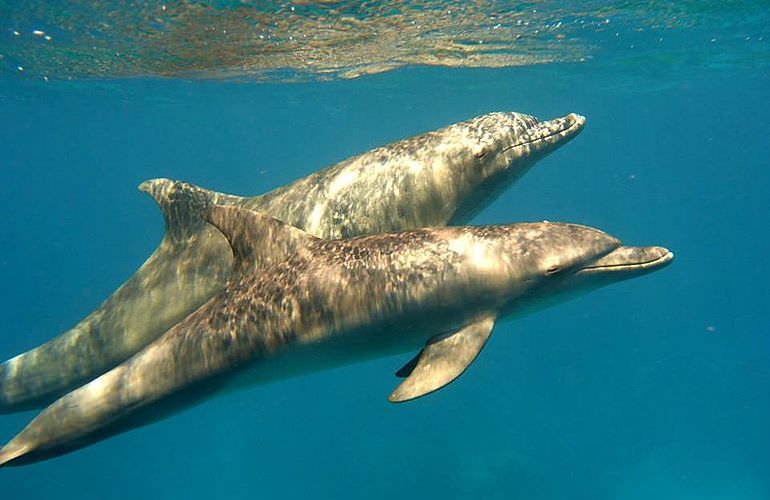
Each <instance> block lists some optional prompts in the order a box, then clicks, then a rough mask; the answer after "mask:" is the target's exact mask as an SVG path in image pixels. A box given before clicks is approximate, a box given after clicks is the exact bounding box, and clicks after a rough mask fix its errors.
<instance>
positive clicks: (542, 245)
mask: <svg viewBox="0 0 770 500" xmlns="http://www.w3.org/2000/svg"><path fill="white" fill-rule="evenodd" d="M207 217H208V220H209V221H211V222H212V223H213V224H214V225H216V226H217V227H218V228H220V229H221V230H222V232H223V233H224V234H225V235H226V236H227V238H228V241H229V242H230V244H231V246H232V249H233V253H234V255H235V265H234V271H233V277H232V278H231V280H230V281H229V282H228V284H227V286H226V288H225V289H224V290H223V291H221V292H219V293H218V294H217V295H215V296H214V297H213V298H212V299H211V300H209V301H208V302H207V303H206V304H204V305H203V306H202V307H201V308H200V309H198V310H197V311H195V312H194V313H192V314H191V315H189V316H188V317H187V318H185V319H184V320H182V321H181V322H179V323H178V324H176V325H175V326H174V327H172V328H171V329H170V330H168V331H167V332H166V333H164V334H163V335H162V336H161V337H160V338H158V339H157V340H156V341H154V342H153V343H152V344H150V345H149V346H147V347H146V348H145V349H144V350H142V351H141V352H139V353H138V354H136V355H135V356H133V357H132V358H130V359H129V360H127V361H125V362H124V363H122V364H120V365H119V366H117V367H116V368H114V369H112V370H111V371H109V372H107V373H105V374H104V375H102V376H100V377H98V378H96V379H95V380H93V381H91V382H90V383H88V384H86V385H85V386H83V387H81V388H79V389H76V390H74V391H73V392H71V393H69V394H67V395H65V396H63V397H62V398H61V399H59V400H58V401H56V402H54V403H53V404H52V405H51V406H49V407H48V408H46V409H45V410H43V411H42V412H41V413H40V414H39V415H38V416H37V417H36V418H35V419H34V420H32V421H31V422H30V423H29V425H27V427H26V428H25V429H24V430H22V431H21V432H20V433H19V434H18V435H17V436H16V437H14V438H13V439H12V440H11V441H10V442H9V443H8V444H6V445H5V447H3V448H2V449H0V465H3V464H8V463H16V464H18V463H27V462H33V461H37V460H41V459H45V458H50V457H52V456H55V455H58V454H61V453H65V452H67V451H71V450H73V449H76V448H79V447H82V446H85V445H87V444H89V443H92V442H94V441H96V440H100V439H104V438H105V437H108V436H110V435H112V434H115V433H118V432H122V431H125V430H127V429H130V428H133V427H136V426H139V425H144V424H147V423H149V422H151V421H153V420H157V419H160V418H163V417H164V416H168V415H169V414H171V413H173V412H174V411H178V410H180V409H182V408H184V407H185V406H189V405H191V404H194V403H196V402H200V401H201V400H203V399H205V398H206V397H209V396H211V395H212V394H214V393H216V392H218V391H222V390H224V389H227V388H228V387H235V386H240V385H244V384H258V383H265V382H268V381H271V380H276V379H281V378H286V377H291V376H296V375H299V374H302V373H306V372H310V371H316V370H321V369H324V368H329V367H333V366H340V365H344V364H348V363H353V362H356V361H361V360H366V359H371V358H375V357H380V356H386V355H390V354H394V353H401V352H407V351H410V350H416V349H419V348H420V346H424V347H423V349H422V351H421V352H420V354H418V356H417V358H416V360H414V361H411V362H409V363H407V365H406V366H404V368H402V369H401V370H399V372H398V373H397V375H399V376H403V377H406V378H405V380H404V381H403V382H402V383H401V384H400V385H399V386H398V387H397V388H396V390H395V391H393V393H392V394H391V395H390V398H389V399H390V400H391V401H393V402H401V401H408V400H410V399H414V398H417V397H420V396H424V395H425V394H428V393H430V392H432V391H435V390H437V389H440V388H441V387H443V386H445V385H446V384H448V383H449V382H451V381H452V380H454V379H455V378H457V377H458V376H459V375H460V374H461V373H462V372H463V371H464V370H465V369H466V368H467V367H468V366H469V365H470V364H471V363H472V362H473V360H474V359H475V358H476V356H477V355H478V353H479V352H480V351H481V349H482V347H483V346H484V344H485V343H486V341H487V339H488V338H489V335H490V333H491V331H492V328H493V327H494V324H495V322H496V321H497V320H499V319H502V318H505V317H510V316H513V315H518V314H523V313H525V312H528V311H531V310H533V309H537V308H538V307H545V306H547V305H550V304H553V303H554V302H556V301H558V300H563V299H565V298H568V297H570V296H572V295H575V294H578V293H581V292H586V291H589V290H592V289H595V288H597V287H600V286H603V285H606V284H609V283H613V282H617V281H620V280H624V279H628V278H631V277H635V276H639V275H641V274H645V273H648V272H650V271H653V270H655V269H659V268H661V267H663V266H664V265H666V264H668V263H669V262H670V261H671V259H672V257H673V256H672V254H671V252H669V251H668V250H666V249H665V248H661V247H629V246H622V245H621V244H620V242H619V241H618V240H617V239H615V238H613V237H611V236H609V235H607V234H605V233H603V232H601V231H599V230H596V229H592V228H589V227H585V226H580V225H575V224H563V223H549V222H541V223H522V224H511V225H505V226H486V227H445V228H433V229H421V230H415V231H410V232H402V233H387V234H378V235H373V236H367V237H359V238H354V239H348V240H345V239H341V240H332V241H329V240H322V239H318V238H315V237H313V236H310V235H309V234H307V233H304V232H302V231H301V230H299V229H296V228H293V227H290V226H287V225H285V224H283V223H281V222H279V221H277V220H275V219H271V218H269V217H267V216H264V215H261V214H259V213H257V212H253V211H249V210H245V209H242V208H238V207H222V206H214V207H211V208H210V210H209V212H208V215H207ZM265 240H267V241H270V242H271V244H272V245H273V246H274V248H271V249H269V250H270V252H271V253H273V254H275V255H277V254H285V255H287V257H286V258H285V259H283V260H281V261H278V262H276V263H274V264H273V265H271V266H268V267H265V262H264V261H265V257H264V250H265V245H264V244H263V243H256V244H255V242H262V241H265Z"/></svg>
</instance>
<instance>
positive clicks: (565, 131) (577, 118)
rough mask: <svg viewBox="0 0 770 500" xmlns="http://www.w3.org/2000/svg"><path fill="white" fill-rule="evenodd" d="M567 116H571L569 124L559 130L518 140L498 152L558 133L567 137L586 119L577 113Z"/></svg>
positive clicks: (542, 139) (540, 140)
mask: <svg viewBox="0 0 770 500" xmlns="http://www.w3.org/2000/svg"><path fill="white" fill-rule="evenodd" d="M567 116H571V117H573V118H572V120H571V121H570V122H569V125H567V126H566V127H564V128H562V129H560V130H557V131H556V132H552V133H550V134H548V135H545V136H543V137H538V138H536V139H531V140H529V141H524V142H520V143H518V144H513V145H511V146H508V147H506V148H503V149H501V150H500V152H501V153H505V152H506V151H510V150H511V149H514V148H520V147H522V146H528V145H530V144H535V143H538V142H545V141H547V140H548V139H550V138H551V137H556V136H558V135H564V136H565V137H568V136H570V135H572V133H573V132H578V131H579V130H580V129H581V128H582V127H583V125H585V122H586V119H585V118H584V117H582V116H581V115H578V114H575V113H570V114H569V115H567ZM556 119H557V120H558V119H559V118H556ZM551 121H553V120H551ZM544 123H547V122H544Z"/></svg>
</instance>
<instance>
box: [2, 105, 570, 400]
mask: <svg viewBox="0 0 770 500" xmlns="http://www.w3.org/2000/svg"><path fill="white" fill-rule="evenodd" d="M584 124H585V119H584V118H583V117H582V116H579V115H576V114H569V115H567V116H564V117H562V118H557V119H554V120H550V121H540V120H538V119H536V118H534V117H532V116H528V115H524V114H519V113H489V114H486V115H482V116H479V117H476V118H473V119H471V120H468V121H465V122H460V123H456V124H454V125H450V126H448V127H446V128H443V129H440V130H436V131H432V132H428V133H425V134H422V135H418V136H415V137H412V138H409V139H405V140H401V141H398V142H395V143H392V144H390V145H387V146H384V147H379V148H376V149H374V150H371V151H369V152H367V153H364V154H362V155H359V156H356V157H353V158H349V159H347V160H345V161H343V162H341V163H338V164H336V165H333V166H331V167H328V168H326V169H324V170H321V171H318V172H316V173H314V174H311V175H309V176H308V177H305V178H303V179H299V180H297V181H295V182H294V183H292V184H289V185H287V186H284V187H280V188H278V189H276V190H274V191H271V192H269V193H266V194H263V195H260V196H255V197H250V198H246V197H238V196H230V195H226V194H222V193H216V192H212V191H207V190H205V189H201V188H198V187H195V186H192V185H190V184H186V183H181V182H174V181H170V180H167V179H158V180H153V181H148V182H144V183H142V184H141V185H140V186H139V189H141V190H142V191H145V192H147V193H149V194H150V195H151V196H152V197H153V198H154V199H155V200H156V201H157V203H158V205H159V206H160V208H161V210H162V212H163V216H164V219H165V227H166V233H165V235H164V237H163V240H162V241H161V243H160V246H159V247H158V248H157V249H156V250H155V252H154V253H153V254H152V255H151V256H150V258H149V259H148V260H147V261H146V262H145V263H144V264H143V265H142V266H141V267H140V268H139V270H137V272H136V273H135V274H134V275H133V276H132V277H131V278H130V279H129V280H128V281H126V282H125V283H124V284H123V285H122V286H121V287H120V288H118V289H117V290H116V291H115V292H114V293H113V294H112V295H111V296H110V297H109V298H108V299H107V300H106V301H105V302H103V303H102V304H101V305H100V306H99V308H98V309H96V310H95V311H94V312H92V313H91V314H90V315H88V316H87V317H86V318H85V319H83V320H82V321H81V322H80V323H78V324H77V325H76V326H75V327H74V328H72V329H71V330H69V331H67V332H65V333H63V334H61V335H59V336H58V337H56V338H54V339H52V340H50V341H48V342H46V343H45V344H42V345H41V346H39V347H37V348H34V349H32V350H30V351H28V352H25V353H23V354H20V355H18V356H16V357H15V358H12V359H10V360H8V361H6V362H4V363H2V364H1V365H0V413H8V412H13V411H20V410H25V409H30V408H37V407H41V406H45V405H46V404H48V403H50V402H51V401H53V400H55V399H56V398H57V397H59V396H60V395H62V394H64V393H66V392H67V391H69V390H71V389H72V388H74V387H78V386H80V385H82V384H83V383H85V382H86V381H88V380H92V379H93V378H95V377H96V376H98V375H100V374H102V373H104V372H105V371H107V370H109V369H110V368H112V367H114V366H115V365H117V364H119V363H121V362H122V361H124V360H126V359H128V358H129V357H130V356H132V355H134V354H135V353H136V352H138V351H139V350H140V349H142V348H143V347H145V346H146V345H147V344H149V343H150V342H152V341H153V340H155V339H156V338H158V337H159V336H160V335H161V334H162V333H163V332H165V331H166V330H167V329H168V328H170V327H171V326H172V325H174V324H175V323H176V322H178V321H179V320H181V319H182V318H184V317H185V316H187V315H188V314H190V313H191V312H193V311H194V310H195V309H197V308H198V307H199V306H200V305H201V304H203V303H204V302H205V301H206V300H208V299H209V298H211V296H212V295H214V294H215V293H217V292H218V291H220V290H222V288H223V287H224V285H225V283H226V281H227V278H228V276H229V273H230V268H231V264H232V256H231V252H230V250H229V247H228V245H227V241H226V240H225V239H224V237H222V235H221V234H220V233H219V232H218V231H216V230H215V229H213V228H212V227H211V226H210V225H208V224H207V223H205V222H204V221H203V220H202V219H201V217H200V213H201V210H202V209H204V208H205V207H207V206H209V205H234V206H240V207H244V208H248V209H252V210H258V211H260V212H263V213H265V214H268V215H271V216H273V217H276V218H278V219H280V220H282V221H284V222H286V223H288V224H291V225H293V226H296V227H299V228H302V229H304V230H305V231H307V232H309V233H311V234H313V235H315V236H318V237H321V238H326V239H329V238H349V237H353V236H360V235H367V234H376V233H381V232H387V231H403V230H407V229H414V228H418V227H427V226H443V225H447V224H460V223H463V222H465V221H467V220H469V219H470V218H471V217H472V216H473V215H474V214H475V213H476V212H478V211H479V210H481V209H482V208H484V207H485V206H486V205H487V204H489V203H490V202H491V201H492V200H493V199H494V198H495V197H496V196H497V195H498V194H499V193H501V192H502V191H503V190H504V189H505V188H507V187H508V186H509V185H510V184H511V183H513V182H514V181H515V180H516V179H518V178H519V177H521V176H522V175H523V174H524V173H525V172H526V171H527V170H528V169H529V168H530V167H531V166H532V165H533V164H534V163H535V162H536V161H538V160H539V159H541V158H543V157H544V156H546V155H547V154H548V153H550V152H551V151H553V150H554V149H556V148H558V147H559V146H561V145H563V144H565V143H566V142H568V141H569V140H570V139H572V138H573V137H575V136H576V135H577V134H578V133H579V132H580V131H581V130H582V128H583V126H584Z"/></svg>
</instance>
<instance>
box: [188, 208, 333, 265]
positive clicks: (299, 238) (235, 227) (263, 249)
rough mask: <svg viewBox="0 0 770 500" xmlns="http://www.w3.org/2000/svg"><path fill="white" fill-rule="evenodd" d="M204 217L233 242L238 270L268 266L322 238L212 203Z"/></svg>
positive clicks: (269, 219) (264, 216)
mask: <svg viewBox="0 0 770 500" xmlns="http://www.w3.org/2000/svg"><path fill="white" fill-rule="evenodd" d="M203 217H204V219H206V220H207V221H208V222H210V223H211V224H212V225H213V226H214V227H216V228H217V229H219V230H220V231H221V232H222V234H224V235H225V238H227V241H228V242H230V247H231V248H232V250H233V256H234V257H235V268H236V269H241V270H244V269H254V268H255V267H256V268H264V267H267V266H269V265H271V264H273V263H275V262H278V261H280V260H283V259H285V258H286V257H288V256H289V255H291V254H293V253H296V252H297V251H299V250H300V249H302V248H305V247H307V246H308V245H310V244H312V243H313V242H316V241H319V238H316V237H315V236H313V235H311V234H309V233H306V232H305V231H303V230H301V229H299V228H296V227H294V226H290V225H288V224H285V223H283V222H281V221H279V220H278V219H274V218H272V217H270V216H269V215H265V214H262V213H259V212H255V211H253V210H249V209H246V208H241V207H235V206H220V205H212V206H210V207H209V208H208V209H207V210H206V211H205V212H204V214H203Z"/></svg>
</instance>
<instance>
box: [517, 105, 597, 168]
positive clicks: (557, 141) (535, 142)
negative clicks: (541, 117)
mask: <svg viewBox="0 0 770 500" xmlns="http://www.w3.org/2000/svg"><path fill="white" fill-rule="evenodd" d="M524 118H526V120H525V127H526V128H527V130H526V132H524V133H522V134H521V137H520V140H519V141H518V142H517V143H515V144H512V145H510V146H508V147H507V148H505V149H503V150H502V152H503V153H506V154H507V155H509V157H510V158H511V159H516V158H522V157H526V156H529V155H533V154H537V155H538V157H541V156H542V155H544V154H547V153H548V152H550V151H553V150H554V149H556V148H558V147H560V146H563V145H564V144H566V143H567V142H569V141H570V140H572V139H573V138H574V137H575V136H577V135H578V134H579V133H580V131H581V130H583V127H584V126H585V124H586V119H585V117H583V116H581V115H578V114H575V113H570V114H568V115H566V116H562V117H561V118H554V119H553V120H547V121H538V120H537V118H535V117H532V116H525V117H524Z"/></svg>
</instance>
